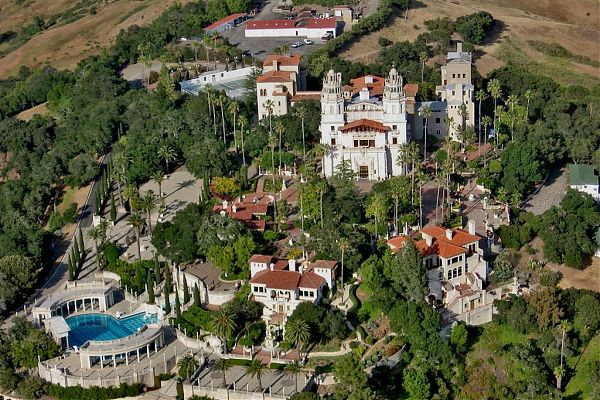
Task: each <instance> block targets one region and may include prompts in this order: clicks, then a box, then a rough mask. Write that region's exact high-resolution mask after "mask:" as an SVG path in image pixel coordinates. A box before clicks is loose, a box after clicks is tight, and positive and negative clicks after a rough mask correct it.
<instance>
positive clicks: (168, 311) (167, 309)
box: [165, 288, 171, 315]
mask: <svg viewBox="0 0 600 400" xmlns="http://www.w3.org/2000/svg"><path fill="white" fill-rule="evenodd" d="M169 297H170V296H169V293H168V292H167V290H166V288H165V315H169V314H171V299H170V298H169Z"/></svg>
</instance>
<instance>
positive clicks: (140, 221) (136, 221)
mask: <svg viewBox="0 0 600 400" xmlns="http://www.w3.org/2000/svg"><path fill="white" fill-rule="evenodd" d="M129 223H130V224H131V225H132V226H133V228H134V229H135V233H136V240H137V249H138V258H139V259H140V260H141V259H142V248H141V246H140V235H141V233H142V228H143V227H144V225H146V221H144V218H142V217H141V216H140V214H137V213H134V214H131V216H130V217H129Z"/></svg>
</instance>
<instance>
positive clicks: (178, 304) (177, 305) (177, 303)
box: [175, 290, 181, 319]
mask: <svg viewBox="0 0 600 400" xmlns="http://www.w3.org/2000/svg"><path fill="white" fill-rule="evenodd" d="M175 315H176V316H177V319H180V318H181V302H180V301H179V290H176V291H175Z"/></svg>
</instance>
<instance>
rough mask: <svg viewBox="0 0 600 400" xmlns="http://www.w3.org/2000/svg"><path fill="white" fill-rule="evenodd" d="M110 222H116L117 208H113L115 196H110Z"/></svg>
mask: <svg viewBox="0 0 600 400" xmlns="http://www.w3.org/2000/svg"><path fill="white" fill-rule="evenodd" d="M110 220H111V221H112V222H115V221H116V220H117V207H115V195H114V193H111V194H110Z"/></svg>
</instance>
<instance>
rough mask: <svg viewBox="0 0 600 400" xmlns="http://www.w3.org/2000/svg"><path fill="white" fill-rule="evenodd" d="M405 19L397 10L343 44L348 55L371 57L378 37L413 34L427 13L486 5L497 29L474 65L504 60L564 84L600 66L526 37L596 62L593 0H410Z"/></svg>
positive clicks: (598, 45) (597, 26) (599, 22)
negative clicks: (383, 23) (548, 51)
mask: <svg viewBox="0 0 600 400" xmlns="http://www.w3.org/2000/svg"><path fill="white" fill-rule="evenodd" d="M411 3H412V4H413V7H414V9H412V10H410V11H409V16H408V21H406V22H405V21H404V18H403V17H401V16H396V17H395V18H394V20H393V21H392V23H391V24H390V25H389V26H388V27H386V28H384V29H382V30H381V31H379V32H376V33H374V34H372V35H369V36H366V37H364V38H362V39H361V40H359V41H358V42H356V43H355V44H353V45H352V46H351V47H350V48H348V49H346V50H345V51H344V52H343V54H342V56H343V57H345V58H347V59H351V60H366V61H368V60H369V59H372V57H373V55H375V54H377V52H378V51H379V46H378V45H377V39H378V38H379V37H380V36H385V37H387V38H389V39H391V40H394V41H402V40H409V41H412V40H414V39H415V38H416V37H417V36H418V35H419V33H421V32H422V31H423V29H425V26H424V24H423V22H424V21H426V20H428V19H434V18H438V17H439V18H441V17H446V16H447V17H449V18H452V19H456V17H458V16H460V15H466V14H471V13H473V12H476V11H488V12H490V13H491V14H492V15H493V16H494V18H495V19H497V20H498V21H500V24H501V26H502V28H503V29H502V32H501V33H500V34H499V36H498V37H497V38H496V40H495V41H494V42H493V43H488V44H485V45H483V46H478V48H477V50H478V55H479V57H478V59H477V61H476V65H477V68H478V69H479V71H480V73H481V74H483V75H486V74H487V73H488V72H490V71H491V70H493V69H495V68H497V67H499V66H502V65H504V64H506V63H508V62H511V63H517V64H520V65H523V66H526V67H528V68H531V69H534V70H536V71H538V72H540V73H543V74H546V75H548V76H550V77H552V78H553V79H555V80H557V81H559V82H561V83H564V84H583V85H592V84H594V83H597V82H598V78H599V77H600V68H598V67H597V66H590V65H587V64H583V63H580V62H577V61H574V60H572V59H567V58H558V57H550V56H547V55H545V54H542V53H541V52H539V51H537V50H536V49H535V48H533V47H532V46H531V45H530V43H529V41H532V40H535V41H542V42H546V43H549V44H553V43H557V44H559V45H561V46H562V47H564V48H566V49H567V50H569V51H570V52H571V53H573V54H574V55H579V56H584V57H588V58H590V59H591V60H593V61H597V62H600V7H599V3H598V0H571V1H569V2H564V1H560V0H535V1H531V0H453V1H445V0H444V1H442V0H413V1H412V2H411Z"/></svg>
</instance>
